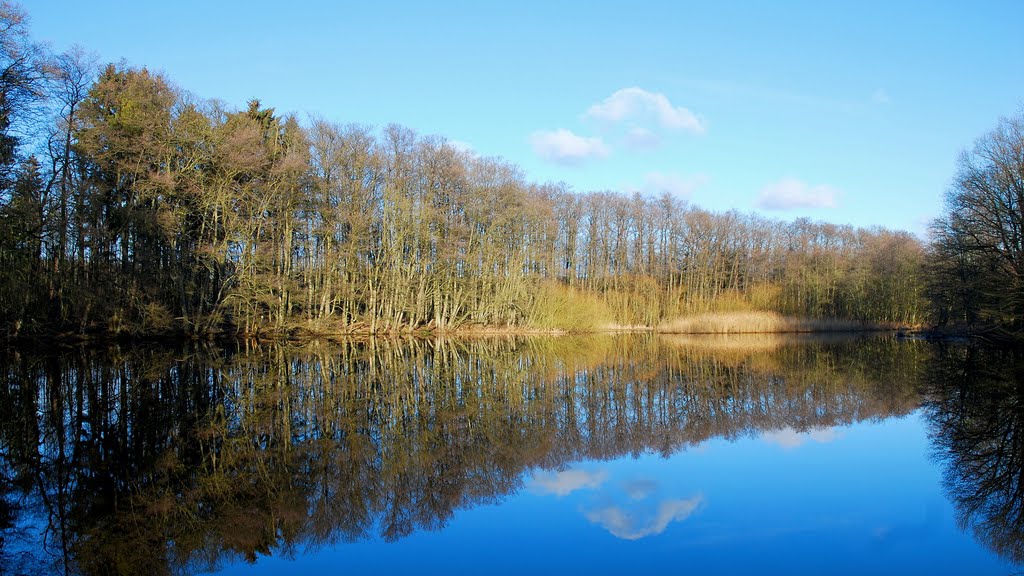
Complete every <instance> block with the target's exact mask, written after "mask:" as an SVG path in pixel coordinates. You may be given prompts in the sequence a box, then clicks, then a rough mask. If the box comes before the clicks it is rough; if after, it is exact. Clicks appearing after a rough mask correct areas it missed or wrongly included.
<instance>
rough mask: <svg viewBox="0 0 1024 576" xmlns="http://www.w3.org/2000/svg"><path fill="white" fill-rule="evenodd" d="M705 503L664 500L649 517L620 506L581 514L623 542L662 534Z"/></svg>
mask: <svg viewBox="0 0 1024 576" xmlns="http://www.w3.org/2000/svg"><path fill="white" fill-rule="evenodd" d="M703 502H704V497H703V496H700V495H697V496H694V497H693V498H690V499H687V500H663V501H662V502H661V503H659V504H658V507H657V509H656V510H654V511H653V513H651V512H650V511H647V510H644V509H632V510H631V509H627V508H624V507H622V506H606V507H604V508H599V509H596V510H591V511H589V512H584V515H585V516H586V517H587V520H589V521H591V522H593V523H594V524H597V525H599V526H601V527H602V528H604V529H605V530H607V531H608V532H610V533H611V534H612V535H613V536H615V537H616V538H622V539H623V540H639V539H641V538H645V537H647V536H654V535H657V534H661V533H662V532H664V531H665V529H666V528H668V525H669V524H671V523H672V522H681V521H683V520H686V519H687V518H689V517H690V515H691V514H693V512H694V511H695V510H696V509H697V508H698V507H699V506H700V505H701V504H702V503H703Z"/></svg>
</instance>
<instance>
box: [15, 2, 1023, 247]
mask: <svg viewBox="0 0 1024 576" xmlns="http://www.w3.org/2000/svg"><path fill="white" fill-rule="evenodd" d="M22 6H23V7H24V8H25V10H26V11H27V12H28V14H29V17H30V30H31V32H32V35H33V37H34V38H36V39H37V40H41V41H45V42H48V43H50V45H51V47H52V48H53V49H55V50H66V49H68V48H70V47H71V46H72V45H75V44H77V45H79V46H81V47H83V48H85V49H87V50H89V51H91V52H93V53H95V55H96V56H97V58H98V59H99V61H100V62H118V61H122V60H123V61H124V62H126V63H127V64H128V65H131V66H135V67H143V66H145V67H147V68H149V69H150V70H155V71H160V72H162V73H164V74H165V75H166V77H167V78H168V79H169V80H170V81H172V82H173V83H174V84H175V85H177V86H178V87H179V88H182V89H184V90H187V91H189V92H191V93H192V94H194V95H195V96H197V97H200V98H215V99H219V100H222V101H224V102H225V103H227V104H228V105H229V106H231V107H233V108H244V106H245V104H246V102H247V101H248V100H250V99H252V98H258V99H259V100H260V101H261V103H262V104H263V105H265V106H268V107H273V108H274V109H275V110H276V111H277V112H279V113H291V114H295V115H296V117H297V118H298V119H299V120H300V121H303V122H306V121H308V120H309V119H310V118H312V117H321V118H324V119H327V120H330V121H334V122H338V123H350V122H353V123H359V124H366V125H370V126H374V127H378V128H379V127H383V126H385V125H387V124H389V123H398V124H401V125H404V126H406V127H408V128H411V129H413V130H415V131H416V132H417V133H419V134H422V135H438V136H443V137H445V138H447V139H448V140H450V141H451V142H452V143H453V144H455V145H457V146H460V147H464V148H466V149H468V150H470V151H472V152H473V153H475V154H478V155H481V156H497V157H501V158H503V159H505V160H506V161H508V162H510V163H512V164H515V165H517V166H519V167H520V168H521V169H522V171H523V174H524V176H525V178H526V179H527V180H528V181H530V182H537V183H547V182H563V183H565V184H566V185H567V186H569V187H570V188H571V189H572V190H575V191H577V192H588V191H597V190H614V191H621V192H627V193H632V192H641V193H645V194H661V193H664V192H668V193H671V194H675V195H677V196H679V197H681V198H683V199H685V200H687V201H688V202H690V203H691V205H696V206H699V207H702V208H706V209H710V210H714V211H725V210H731V209H735V210H738V211H740V212H742V213H751V212H756V213H758V214H762V215H764V216H766V217H770V218H777V219H783V220H790V219H793V218H796V217H809V218H811V219H813V220H823V221H829V222H835V223H840V224H853V225H856V226H884V227H887V228H898V229H904V230H909V231H911V232H914V233H917V234H922V235H923V234H924V233H925V230H926V229H927V223H928V222H929V221H930V220H931V219H932V218H935V217H936V216H939V215H940V214H941V212H942V208H943V206H942V199H943V194H944V192H945V191H946V190H947V189H948V187H949V184H950V181H951V179H952V176H953V173H954V171H955V169H956V160H957V156H958V154H960V152H961V151H963V150H965V149H968V148H969V147H970V146H971V145H972V143H973V142H974V141H975V140H976V139H978V138H979V137H981V136H983V135H984V134H986V133H987V132H989V131H991V130H992V129H993V128H995V126H996V125H997V123H998V121H999V118H1000V117H1005V116H1010V115H1015V114H1022V113H1024V64H1022V63H1024V34H1021V33H1020V23H1021V22H1024V2H1021V1H1019V0H1008V1H1002V2H1000V1H986V0H978V1H975V2H970V3H968V2H962V1H960V2H952V1H944V0H939V1H927V2H925V1H920V2H909V1H897V0H891V1H878V2H876V1H874V0H868V1H858V2H819V1H810V0H808V1H804V2H786V1H772V2H760V1H755V0H749V1H746V2H730V1H706V2H682V1H667V0H665V1H645V0H631V1H630V2H603V1H582V0H580V1H575V2H572V1H560V2H559V1H533V0H517V1H515V2H481V1H479V0H465V1H446V0H431V1H429V2H413V1H408V2H389V1H372V2H370V1H365V0H360V1H330V0H325V1H303V0H294V1H292V2H288V3H285V2H279V1H278V2H265V1H260V0H249V1H246V2H233V1H228V0H219V1H216V2H209V1H194V0H177V1H175V2H147V1H143V2H140V1H138V0H131V1H122V0H89V1H88V2H82V1H73V0H28V1H27V2H24V3H23V4H22Z"/></svg>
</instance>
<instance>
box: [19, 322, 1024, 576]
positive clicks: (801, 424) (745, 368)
mask: <svg viewBox="0 0 1024 576" xmlns="http://www.w3.org/2000/svg"><path fill="white" fill-rule="evenodd" d="M927 356H928V347H927V345H925V344H923V343H917V342H897V341H894V340H890V339H884V338H875V339H867V340H852V341H851V340H841V341H836V342H822V341H810V342H797V343H792V342H788V341H781V340H777V339H774V340H766V339H764V338H760V339H756V340H750V341H740V342H738V343H737V341H736V340H733V339H730V340H720V339H711V338H708V339H698V340H685V339H671V338H662V337H655V336H631V337H592V338H532V339H486V340H477V341H450V340H438V341H430V342H426V341H415V340H410V341H400V342H399V341H380V340H367V341H353V342H349V343H346V344H344V345H337V346H335V345H331V346H327V345H324V346H310V347H306V348H302V349H286V348H282V347H267V348H254V349H247V350H238V351H234V352H231V353H225V352H223V351H213V350H206V349H196V350H180V351H173V352H154V351H122V350H112V351H105V352H104V353H102V354H100V353H85V352H68V353H66V354H63V355H58V356H47V357H42V356H34V355H30V354H25V353H20V354H18V353H15V354H7V355H5V356H0V368H2V370H3V374H4V375H5V379H4V381H3V383H2V388H0V448H2V452H0V464H2V465H0V491H2V492H3V496H4V498H3V502H4V507H3V508H0V523H2V526H4V527H5V528H7V529H5V530H4V531H2V532H0V534H2V535H3V537H4V538H5V540H4V541H3V543H2V544H3V549H2V551H0V562H3V563H4V564H3V565H0V571H3V570H8V571H10V572H19V571H30V570H28V568H32V567H38V569H39V570H40V571H44V572H48V571H63V572H66V573H81V574H101V573H102V574H122V573H124V574H127V573H150V574H164V573H176V572H192V571H197V570H212V569H215V568H216V567H217V566H220V565H223V564H224V563H225V562H230V561H236V560H239V559H248V560H254V559H255V558H256V557H258V556H259V555H264V554H271V553H273V554H278V555H289V554H295V553H298V552H299V551H307V550H309V549H316V548H317V547H320V546H325V545H331V544H335V543H339V542H347V541H356V540H361V539H365V538H375V537H380V538H383V539H385V540H395V539H399V538H402V537H403V536H406V535H408V534H410V533H412V532H413V531H416V530H436V529H439V528H441V527H443V526H445V524H446V523H447V522H448V521H449V519H450V518H451V517H452V515H453V514H454V513H455V512H456V511H457V510H459V509H464V508H467V507H472V506H477V505H479V504H481V503H487V502H495V501H499V500H501V499H502V498H503V497H504V496H506V495H508V494H510V493H514V492H515V491H516V490H518V489H519V488H520V487H521V486H522V482H523V478H524V476H527V475H528V473H529V472H531V471H532V470H534V469H535V468H538V467H540V468H548V469H554V468H558V467H561V466H564V465H566V464H567V463H571V462H575V461H578V460H582V459H609V458H615V457H619V456H622V455H626V454H641V453H645V452H655V453H660V454H664V455H668V454H672V453H675V452H677V451H679V450H683V449H686V448H687V447H690V446H695V445H697V444H700V443H701V442H703V441H705V440H707V439H710V438H717V437H724V438H738V437H744V436H751V435H755V434H758V433H759V432H761V431H768V430H780V429H783V428H792V429H796V430H798V431H805V430H809V429H814V428H819V427H825V426H835V425H842V424H848V423H851V422H855V421H859V420H862V419H875V418H884V417H889V416H892V415H900V414H906V413H907V412H909V411H911V410H913V409H915V408H916V407H917V405H918V402H919V396H918V392H917V390H916V388H915V382H916V381H917V380H918V377H919V374H918V371H919V369H920V367H922V366H923V365H924V364H925V363H924V359H925V358H926V357H927ZM1014 398H1016V396H1014ZM993 401H994V400H993ZM1000 406H1001V404H1000ZM1014 414H1017V413H1014ZM1015 417H1016V418H1017V419H1015V420H1012V423H1013V424H1012V426H1013V427H1012V431H1014V432H1015V431H1016V430H1017V423H1018V422H1019V421H1020V420H1019V416H1015ZM992 422H993V426H994V425H996V423H1001V422H1002V420H992ZM986 430H987V429H986ZM1012 438H1014V441H1015V442H1016V441H1017V439H1019V437H1018V436H1016V435H1012ZM1013 446H1014V447H1016V446H1017V444H1013ZM1013 453H1014V454H1015V455H1017V454H1019V452H1017V451H1014V452H1013ZM1013 462H1014V463H1018V464H1019V461H1017V460H1014V461H1013ZM1017 486H1019V484H1018V483H1014V487H1017ZM1015 494H1016V493H1015ZM1018 501H1019V500H1018ZM1014 510H1017V508H1014ZM1014 518H1019V515H1018V516H1015V517H1014ZM1014 521H1015V522H1019V520H1014ZM1015 526H1019V524H1015ZM19 530H20V532H19Z"/></svg>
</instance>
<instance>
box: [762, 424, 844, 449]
mask: <svg viewBox="0 0 1024 576" xmlns="http://www.w3.org/2000/svg"><path fill="white" fill-rule="evenodd" d="M840 437H841V435H840V434H839V433H837V432H836V431H835V429H833V428H811V429H810V430H807V431H806V432H799V431H797V430H795V429H794V428H790V427H788V426H787V427H786V428H783V429H781V430H772V431H770V432H763V433H761V439H762V440H764V441H765V442H769V443H771V444H778V445H779V446H781V447H783V448H785V449H787V450H789V449H793V448H796V447H798V446H801V445H803V444H805V443H806V442H807V441H808V440H810V441H813V442H817V443H818V444H827V443H829V442H832V441H833V440H836V439H838V438H840Z"/></svg>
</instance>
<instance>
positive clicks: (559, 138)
mask: <svg viewBox="0 0 1024 576" xmlns="http://www.w3.org/2000/svg"><path fill="white" fill-rule="evenodd" d="M530 145H531V146H533V151H534V152H536V153H537V155H538V156H540V157H541V158H543V159H545V160H548V161H551V162H556V163H558V164H567V165H576V164H580V163H582V162H584V161H586V160H590V159H592V158H605V157H607V156H608V155H609V154H610V153H611V151H610V150H609V149H608V146H606V145H605V143H604V142H603V141H602V140H601V139H600V138H586V137H584V136H577V135H576V134H573V133H572V132H570V131H569V130H566V129H564V128H559V129H558V130H553V131H549V130H539V131H537V132H534V133H533V134H531V135H530Z"/></svg>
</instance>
